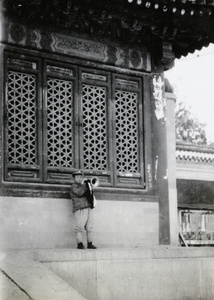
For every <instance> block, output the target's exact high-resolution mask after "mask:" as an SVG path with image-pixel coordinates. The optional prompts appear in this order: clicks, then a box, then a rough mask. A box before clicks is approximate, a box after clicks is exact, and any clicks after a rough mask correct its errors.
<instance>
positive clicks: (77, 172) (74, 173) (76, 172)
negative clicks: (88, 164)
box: [72, 170, 83, 177]
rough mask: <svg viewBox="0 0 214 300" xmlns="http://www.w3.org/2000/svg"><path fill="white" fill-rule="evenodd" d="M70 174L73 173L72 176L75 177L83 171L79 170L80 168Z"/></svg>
mask: <svg viewBox="0 0 214 300" xmlns="http://www.w3.org/2000/svg"><path fill="white" fill-rule="evenodd" d="M72 175H73V177H75V176H77V175H83V172H82V171H80V170H78V171H74V172H73V174H72Z"/></svg>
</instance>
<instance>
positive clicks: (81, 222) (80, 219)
mask: <svg viewBox="0 0 214 300" xmlns="http://www.w3.org/2000/svg"><path fill="white" fill-rule="evenodd" d="M74 220H75V234H76V240H77V243H82V242H83V237H82V233H83V231H86V239H87V242H88V243H90V242H92V231H93V213H92V209H91V208H83V209H79V210H77V211H75V213H74Z"/></svg>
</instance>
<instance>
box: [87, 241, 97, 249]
mask: <svg viewBox="0 0 214 300" xmlns="http://www.w3.org/2000/svg"><path fill="white" fill-rule="evenodd" d="M88 249H97V247H95V246H94V245H93V244H92V242H90V243H88Z"/></svg>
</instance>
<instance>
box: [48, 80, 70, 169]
mask: <svg viewBox="0 0 214 300" xmlns="http://www.w3.org/2000/svg"><path fill="white" fill-rule="evenodd" d="M47 156H48V165H49V166H54V167H59V166H60V167H72V166H73V156H74V155H73V84H72V82H71V81H66V80H60V79H53V78H49V79H48V84H47Z"/></svg>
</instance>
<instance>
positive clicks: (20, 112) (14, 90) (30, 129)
mask: <svg viewBox="0 0 214 300" xmlns="http://www.w3.org/2000/svg"><path fill="white" fill-rule="evenodd" d="M7 118H8V123H7V137H8V140H7V144H8V145H7V147H8V154H7V155H8V162H9V163H13V164H25V165H34V164H36V163H37V155H36V149H37V139H36V77H35V75H31V74H25V73H20V72H14V71H9V72H8V77H7Z"/></svg>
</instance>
